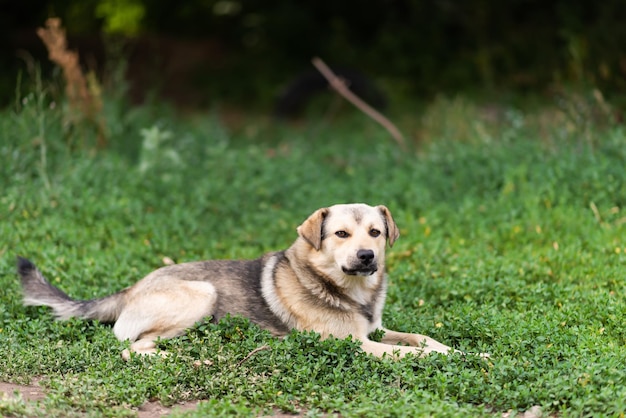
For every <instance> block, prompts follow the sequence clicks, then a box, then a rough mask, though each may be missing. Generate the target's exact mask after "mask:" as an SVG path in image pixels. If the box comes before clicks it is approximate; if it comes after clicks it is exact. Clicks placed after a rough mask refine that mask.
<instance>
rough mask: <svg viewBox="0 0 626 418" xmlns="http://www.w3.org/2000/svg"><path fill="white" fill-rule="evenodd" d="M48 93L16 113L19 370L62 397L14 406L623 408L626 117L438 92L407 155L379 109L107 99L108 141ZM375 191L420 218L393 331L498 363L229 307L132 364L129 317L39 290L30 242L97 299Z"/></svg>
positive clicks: (460, 411) (392, 303)
mask: <svg viewBox="0 0 626 418" xmlns="http://www.w3.org/2000/svg"><path fill="white" fill-rule="evenodd" d="M29 97H30V98H31V100H30V101H26V103H25V104H24V106H23V107H22V109H21V110H20V112H19V113H15V112H13V111H8V110H7V111H3V112H2V113H0V129H1V131H2V132H3V135H4V136H5V137H4V138H3V141H2V143H1V144H0V161H1V162H2V164H1V167H0V176H1V177H0V179H1V183H0V189H1V190H2V194H1V195H0V236H1V237H2V239H1V240H0V381H9V382H16V383H25V382H29V381H31V380H32V379H33V378H38V379H42V380H41V382H40V384H41V385H43V386H44V387H45V388H46V390H47V393H48V395H47V397H46V398H45V400H43V401H42V402H40V403H39V404H29V403H27V402H24V401H20V400H18V401H8V400H2V399H0V415H17V416H33V415H41V416H55V415H56V416H66V415H72V414H74V415H81V416H84V415H85V414H86V415H88V416H128V415H131V416H132V415H133V414H134V413H135V412H134V411H133V410H132V409H131V407H138V406H140V405H142V404H143V403H145V402H147V401H148V400H158V401H160V402H162V403H164V404H166V405H171V404H175V403H180V402H183V401H188V400H194V399H202V400H206V402H203V403H201V404H200V405H199V407H198V408H197V410H196V411H195V412H187V413H186V414H187V415H186V416H217V415H225V414H235V415H239V416H258V415H261V414H267V413H270V414H271V413H276V412H278V411H285V412H300V413H302V414H305V415H310V416H321V415H323V414H334V413H336V414H340V415H341V416H346V417H347V416H432V415H435V416H458V417H465V416H501V415H502V413H503V412H506V411H509V410H515V411H524V410H528V409H530V408H531V407H532V406H534V405H539V406H541V407H542V409H543V411H544V412H545V413H550V414H557V415H559V416H564V417H569V416H621V415H623V413H624V411H625V410H626V368H625V367H624V364H626V327H625V323H626V321H625V313H626V303H625V301H624V291H625V286H624V265H625V263H626V240H625V239H624V233H625V226H624V225H625V223H626V214H624V212H623V209H622V208H623V207H624V204H625V203H626V202H625V200H626V170H625V169H624V168H625V163H626V133H625V131H624V129H623V128H622V127H615V126H613V127H603V128H602V129H600V128H597V129H595V128H594V129H593V130H591V131H589V130H588V129H585V130H581V129H578V128H577V125H576V124H572V123H569V124H568V123H565V122H567V120H566V121H565V122H564V123H561V122H562V121H559V120H558V119H557V120H555V121H553V123H548V124H545V123H544V124H542V123H536V121H537V120H538V119H539V118H535V116H533V114H531V113H527V112H523V111H520V110H516V109H513V108H511V109H506V111H505V112H504V113H503V115H504V116H503V117H502V119H501V120H500V121H499V122H498V123H494V124H489V123H487V122H485V120H482V119H480V118H478V117H477V114H478V113H477V110H476V109H477V108H476V107H473V105H471V104H468V103H465V104H464V105H463V106H459V103H458V102H457V101H455V102H449V104H450V106H453V109H454V110H455V113H454V114H453V115H450V114H446V108H447V107H446V106H445V101H444V102H443V105H442V102H441V101H439V102H438V103H437V107H436V109H438V110H437V111H433V110H432V109H431V110H430V111H429V112H427V114H428V121H427V125H428V127H429V130H428V135H429V136H428V137H427V138H424V137H423V135H421V136H420V138H422V140H424V139H426V140H425V141H423V142H422V145H421V146H420V147H419V148H418V149H416V150H415V151H412V152H409V153H401V152H399V151H398V150H397V149H396V147H395V146H394V144H393V142H392V141H391V140H390V139H389V138H388V137H387V136H386V134H385V132H384V131H382V130H381V129H380V128H378V127H377V126H375V125H374V124H373V123H372V122H370V121H369V120H367V119H365V118H364V117H363V116H361V115H354V117H349V116H348V117H345V119H344V120H342V121H340V122H336V123H332V124H331V123H329V124H321V125H316V124H313V123H311V124H308V125H304V126H300V127H293V126H292V127H290V126H284V125H274V124H272V123H270V122H267V121H263V120H257V121H254V122H252V123H250V124H249V125H246V126H243V127H241V128H238V129H230V130H228V129H225V128H224V127H223V126H221V125H220V124H219V123H218V122H217V121H216V118H215V117H213V116H212V115H210V114H207V115H204V116H202V117H195V118H193V119H190V118H186V119H182V118H177V117H174V116H172V115H171V114H170V113H169V112H168V111H167V110H163V109H158V108H138V109H129V110H128V111H126V112H118V113H110V114H109V117H108V120H109V124H110V126H109V129H110V134H111V139H112V143H111V146H110V149H109V150H107V151H105V152H99V153H94V152H93V151H91V148H90V145H89V144H90V142H89V138H90V132H89V130H88V129H85V130H84V131H81V132H79V133H76V132H71V131H68V130H67V127H65V126H64V124H63V122H62V117H61V115H60V113H59V109H58V108H57V109H52V110H51V109H49V108H48V105H47V102H46V101H45V100H41V101H38V100H37V98H38V97H39V96H36V95H31V96H29ZM22 102H23V103H24V101H22ZM437 112H438V113H437ZM419 117H420V116H419V115H418V114H417V113H416V114H413V115H412V118H413V119H415V120H417V122H413V124H412V123H407V124H406V126H408V128H406V127H405V129H408V130H409V132H408V133H409V134H411V135H413V134H414V135H416V136H419V135H418V131H417V129H418V128H415V124H417V125H419V123H420V122H419ZM437 120H438V121H439V122H438V123H437ZM422 122H423V120H422ZM424 123H426V122H424ZM444 125H445V126H447V127H446V128H445V129H444V127H443V126H444ZM437 126H440V127H439V128H437ZM585 126H586V125H585ZM412 129H415V131H411V130H412ZM438 129H439V130H438ZM66 138H73V139H74V141H70V144H69V145H68V142H67V140H66ZM76 138H85V141H84V142H80V141H77V140H75V139H76ZM81 141H82V140H81ZM44 145H45V149H44V148H42V147H43V146H44ZM72 149H73V150H72ZM44 157H45V158H44ZM356 201H364V202H368V203H371V204H386V205H387V206H388V207H389V208H390V209H391V211H392V213H393V215H394V217H395V219H396V221H397V223H398V225H399V226H400V228H401V238H400V240H399V241H398V242H397V243H396V245H395V246H394V248H393V249H391V250H390V252H389V260H388V268H389V271H390V282H391V283H390V287H389V295H388V303H387V306H386V308H385V315H384V318H385V324H386V326H388V327H390V328H395V329H399V330H404V331H414V332H420V333H423V334H427V335H430V336H432V337H434V338H435V339H437V340H439V341H442V342H443V343H445V344H448V345H451V346H454V347H455V348H458V349H461V350H466V351H470V352H489V353H491V355H492V357H491V359H489V360H488V361H483V360H480V359H477V358H473V357H465V358H464V357H461V356H449V357H446V356H441V355H432V356H429V357H427V358H424V359H418V358H406V359H403V360H401V361H397V362H394V361H391V360H379V359H375V358H372V357H370V356H367V355H364V354H363V353H362V352H360V351H359V349H358V344H357V343H355V342H353V341H342V340H341V341H340V340H327V341H320V340H319V338H318V336H317V335H315V334H310V333H292V334H291V335H289V336H288V337H287V338H285V339H283V340H277V339H273V338H271V337H270V336H269V335H268V334H267V333H266V332H264V331H262V330H260V329H258V328H257V327H255V326H253V325H250V324H249V323H248V322H246V321H245V320H242V319H241V318H230V319H227V320H225V321H223V322H221V323H220V324H218V325H211V324H201V325H199V326H197V327H196V328H195V329H193V330H190V331H189V332H188V333H187V334H186V335H185V336H184V337H180V338H177V339H174V340H170V341H164V342H162V344H161V346H162V348H164V349H167V350H168V351H170V352H171V353H173V354H172V355H171V356H170V357H168V358H166V359H161V358H137V359H134V360H133V361H131V362H129V363H125V362H123V361H122V359H121V357H120V352H121V350H123V349H124V348H125V347H126V346H127V343H124V342H118V341H117V340H116V339H115V338H114V336H113V334H112V332H111V328H110V326H108V325H102V324H98V323H90V322H85V321H80V320H70V321H66V322H54V321H53V320H52V317H51V315H50V312H49V311H48V310H47V309H45V308H32V307H31V308H24V307H22V306H21V303H20V289H19V286H18V279H17V277H16V275H15V271H14V270H15V256H16V255H18V254H19V255H23V256H27V257H29V258H31V259H32V260H33V261H34V262H35V263H37V265H38V266H39V267H40V268H41V269H42V271H43V272H44V274H45V275H46V276H47V277H48V279H49V280H50V281H51V282H52V283H54V284H55V285H57V286H59V287H60V288H62V289H63V290H65V291H66V292H67V293H69V294H70V295H72V296H73V297H77V298H83V299H87V298H94V297H99V296H104V295H107V294H109V293H112V292H114V291H117V290H119V289H121V288H123V287H125V286H128V285H131V284H132V283H134V282H135V281H136V280H138V279H139V278H141V277H142V276H143V275H145V274H147V273H148V272H150V271H152V270H153V269H155V268H157V267H160V266H161V265H162V263H163V258H164V257H170V258H172V259H174V260H175V261H177V262H184V261H191V260H198V259H208V258H253V257H257V256H259V255H261V254H262V253H264V252H266V251H271V250H277V249H283V248H286V247H287V246H288V245H289V244H290V243H291V242H292V241H293V240H294V238H295V234H296V233H295V228H296V226H297V225H298V224H299V223H300V222H301V221H302V220H304V219H305V218H306V217H307V216H308V215H309V214H310V213H311V212H312V211H313V210H315V209H317V208H318V207H322V206H326V205H330V204H333V203H341V202H356ZM265 345H267V346H269V349H265V350H262V351H258V352H256V353H255V354H254V355H252V356H251V357H250V358H248V359H247V360H245V361H244V359H245V358H246V356H247V355H248V354H249V353H251V352H252V351H253V350H255V349H256V348H258V347H262V346H265Z"/></svg>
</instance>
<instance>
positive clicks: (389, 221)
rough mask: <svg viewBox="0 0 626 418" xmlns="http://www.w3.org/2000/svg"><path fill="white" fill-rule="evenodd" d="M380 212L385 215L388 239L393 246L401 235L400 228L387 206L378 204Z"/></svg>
mask: <svg viewBox="0 0 626 418" xmlns="http://www.w3.org/2000/svg"><path fill="white" fill-rule="evenodd" d="M377 208H378V210H380V213H382V215H383V219H384V220H385V226H386V227H387V239H388V240H389V246H390V247H393V243H394V242H396V240H397V239H398V238H399V237H400V230H399V229H398V225H396V222H395V221H394V220H393V217H392V216H391V212H389V209H387V206H383V205H380V206H377Z"/></svg>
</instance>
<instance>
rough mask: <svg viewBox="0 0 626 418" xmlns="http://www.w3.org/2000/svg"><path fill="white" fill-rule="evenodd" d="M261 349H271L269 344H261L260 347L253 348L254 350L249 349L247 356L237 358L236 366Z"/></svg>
mask: <svg viewBox="0 0 626 418" xmlns="http://www.w3.org/2000/svg"><path fill="white" fill-rule="evenodd" d="M263 350H271V347H270V346H269V345H262V346H261V347H257V348H255V349H254V350H252V351H250V352H249V353H248V355H247V356H245V357H244V358H242V359H241V360H239V363H237V366H241V365H242V364H243V363H245V362H246V361H248V360H249V359H250V357H252V356H253V355H255V354H256V353H258V352H259V351H263Z"/></svg>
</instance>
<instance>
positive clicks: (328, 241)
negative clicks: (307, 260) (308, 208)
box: [298, 203, 400, 276]
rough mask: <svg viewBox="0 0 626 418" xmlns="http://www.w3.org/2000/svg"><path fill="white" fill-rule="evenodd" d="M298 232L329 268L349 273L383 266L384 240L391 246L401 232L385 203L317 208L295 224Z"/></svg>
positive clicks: (368, 272) (363, 273)
mask: <svg viewBox="0 0 626 418" xmlns="http://www.w3.org/2000/svg"><path fill="white" fill-rule="evenodd" d="M298 234H299V235H300V236H301V237H302V238H303V239H304V240H305V241H306V242H307V243H309V244H310V245H311V246H312V247H313V248H314V249H315V251H317V252H318V253H319V254H318V257H316V258H318V261H320V262H322V261H323V263H322V265H326V266H327V267H328V271H338V270H340V271H342V272H343V273H344V274H345V275H349V276H369V275H371V274H374V273H375V272H376V271H378V270H379V269H381V270H382V267H384V254H385V244H386V242H389V245H390V246H392V245H393V243H394V242H395V241H396V240H397V239H398V237H399V235H400V233H399V231H398V227H397V226H396V223H395V222H394V220H393V217H392V216H391V212H389V209H387V207H385V206H382V205H381V206H376V207H372V206H368V205H365V204H360V203H357V204H349V205H335V206H331V207H328V208H322V209H318V210H317V211H315V212H314V213H313V214H312V215H311V216H309V218H308V219H307V220H306V221H304V222H303V223H302V225H300V226H299V227H298ZM321 259H323V260H321Z"/></svg>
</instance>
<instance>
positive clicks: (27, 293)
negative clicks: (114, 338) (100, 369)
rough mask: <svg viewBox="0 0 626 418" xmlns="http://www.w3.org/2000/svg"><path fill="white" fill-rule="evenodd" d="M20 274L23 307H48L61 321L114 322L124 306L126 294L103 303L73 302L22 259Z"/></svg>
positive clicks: (90, 301)
mask: <svg viewBox="0 0 626 418" xmlns="http://www.w3.org/2000/svg"><path fill="white" fill-rule="evenodd" d="M17 273H18V274H19V276H20V278H21V280H22V290H23V293H24V305H26V306H49V307H51V308H52V310H53V311H54V315H55V316H56V317H57V318H58V319H68V318H71V317H78V318H83V319H97V320H99V321H101V322H115V321H116V320H117V318H118V317H119V315H120V312H121V310H122V308H123V306H124V293H125V291H124V290H123V291H121V292H119V293H115V294H113V295H111V296H107V297H104V298H101V299H93V300H74V299H72V298H70V297H69V296H67V295H66V294H65V293H63V292H62V291H61V290H59V289H57V288H56V287H54V286H52V285H51V284H50V283H49V282H48V281H47V280H46V279H45V278H44V277H43V275H42V274H41V272H40V271H39V270H38V269H37V267H35V265H34V264H33V263H32V262H31V261H29V260H27V259H25V258H22V257H18V258H17Z"/></svg>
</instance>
